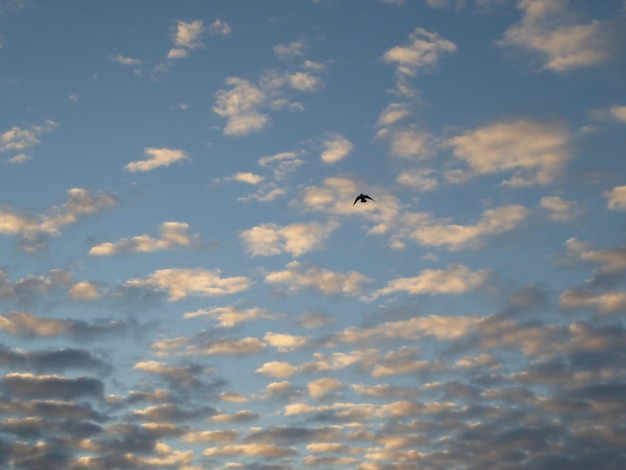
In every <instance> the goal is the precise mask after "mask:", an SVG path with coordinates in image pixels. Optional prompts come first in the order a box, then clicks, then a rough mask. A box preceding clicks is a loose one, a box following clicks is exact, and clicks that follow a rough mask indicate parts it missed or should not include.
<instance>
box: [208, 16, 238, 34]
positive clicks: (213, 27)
mask: <svg viewBox="0 0 626 470" xmlns="http://www.w3.org/2000/svg"><path fill="white" fill-rule="evenodd" d="M208 30H209V33H211V34H218V35H221V36H228V35H229V34H230V33H231V32H232V29H231V27H230V26H229V24H228V23H226V22H225V21H222V20H220V19H219V18H218V19H216V20H215V21H214V22H213V23H211V24H210V25H209V28H208Z"/></svg>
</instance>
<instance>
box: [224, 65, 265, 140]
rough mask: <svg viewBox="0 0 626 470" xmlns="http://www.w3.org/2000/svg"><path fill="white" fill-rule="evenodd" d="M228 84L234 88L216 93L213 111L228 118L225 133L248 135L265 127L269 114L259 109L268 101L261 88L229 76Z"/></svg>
mask: <svg viewBox="0 0 626 470" xmlns="http://www.w3.org/2000/svg"><path fill="white" fill-rule="evenodd" d="M226 84H227V85H230V86H231V87H232V88H231V89H230V90H228V91H224V90H219V91H218V92H217V93H216V94H215V98H216V99H215V106H213V112H215V114H217V115H218V116H220V117H223V118H225V119H226V127H225V128H224V135H247V134H250V133H251V132H255V131H259V130H261V129H263V128H264V127H265V126H266V125H267V124H268V123H269V116H267V115H266V114H263V113H261V112H260V111H259V108H261V107H262V106H263V105H264V104H265V103H266V101H267V96H266V94H265V92H263V91H262V90H261V89H260V88H258V87H256V86H254V85H252V84H251V83H250V82H249V81H247V80H243V79H241V78H236V77H229V78H227V79H226Z"/></svg>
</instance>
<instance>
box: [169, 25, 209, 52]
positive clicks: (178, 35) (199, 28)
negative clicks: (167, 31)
mask: <svg viewBox="0 0 626 470" xmlns="http://www.w3.org/2000/svg"><path fill="white" fill-rule="evenodd" d="M205 30H206V28H205V26H204V22H203V21H202V20H194V21H189V22H186V21H177V22H176V27H175V28H174V31H173V32H172V40H173V41H174V44H175V45H176V46H178V47H186V48H188V49H197V48H198V47H200V46H202V42H200V36H201V35H202V33H204V31H205Z"/></svg>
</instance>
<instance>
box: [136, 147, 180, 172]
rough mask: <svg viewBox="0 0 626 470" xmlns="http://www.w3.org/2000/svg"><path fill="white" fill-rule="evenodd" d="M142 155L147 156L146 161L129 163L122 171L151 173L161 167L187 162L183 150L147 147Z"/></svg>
mask: <svg viewBox="0 0 626 470" xmlns="http://www.w3.org/2000/svg"><path fill="white" fill-rule="evenodd" d="M144 153H145V154H146V155H147V156H148V158H147V159H146V160H138V161H135V162H130V163H128V164H127V165H126V166H124V169H126V170H128V171H130V172H131V173H134V172H137V171H142V172H144V171H151V170H154V169H155V168H159V167H161V166H169V165H171V164H172V163H174V162H178V161H182V160H189V157H188V156H187V154H186V153H185V152H184V151H183V150H178V149H168V148H155V147H147V148H145V149H144Z"/></svg>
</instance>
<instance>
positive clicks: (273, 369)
mask: <svg viewBox="0 0 626 470" xmlns="http://www.w3.org/2000/svg"><path fill="white" fill-rule="evenodd" d="M255 372H257V373H258V374H263V375H267V376H268V377H273V378H287V377H291V376H292V375H294V374H295V373H296V372H298V368H297V367H295V366H293V365H291V364H289V363H288V362H279V361H271V362H266V363H265V364H263V365H262V366H261V367H259V368H258V369H257V370H256V371H255Z"/></svg>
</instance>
